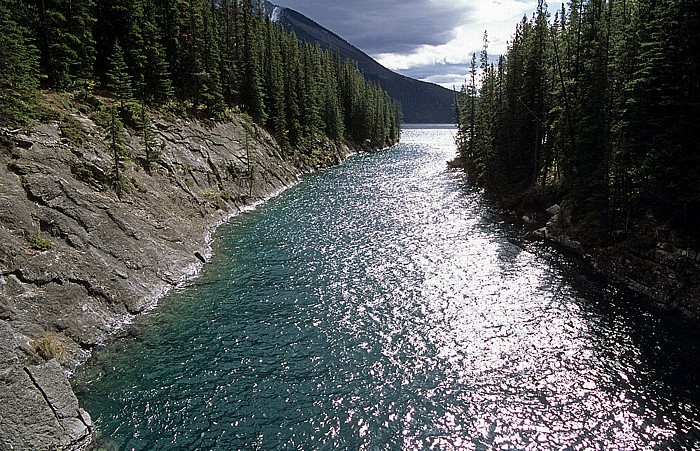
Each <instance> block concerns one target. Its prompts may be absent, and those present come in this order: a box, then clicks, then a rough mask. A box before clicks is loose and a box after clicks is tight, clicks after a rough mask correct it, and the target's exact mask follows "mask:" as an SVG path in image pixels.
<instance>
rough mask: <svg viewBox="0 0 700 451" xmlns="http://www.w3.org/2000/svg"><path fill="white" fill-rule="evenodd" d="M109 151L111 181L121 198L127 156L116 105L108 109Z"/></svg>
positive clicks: (124, 187)
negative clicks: (110, 155)
mask: <svg viewBox="0 0 700 451" xmlns="http://www.w3.org/2000/svg"><path fill="white" fill-rule="evenodd" d="M108 132H109V139H110V151H111V154H112V170H111V175H110V178H111V181H112V187H113V188H114V191H115V192H116V193H117V196H118V197H120V198H121V196H122V194H124V192H125V190H126V182H125V179H124V174H123V173H124V162H125V160H126V158H127V157H128V153H127V150H126V146H125V145H124V125H123V124H122V121H121V119H120V117H119V111H118V110H117V107H116V105H115V106H113V107H112V108H111V110H110V125H109V130H108Z"/></svg>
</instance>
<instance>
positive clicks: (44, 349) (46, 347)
mask: <svg viewBox="0 0 700 451" xmlns="http://www.w3.org/2000/svg"><path fill="white" fill-rule="evenodd" d="M34 350H36V353H37V354H39V356H40V357H41V358H42V359H44V360H46V361H49V360H51V359H61V358H63V357H65V355H66V347H65V346H64V345H63V343H61V341H60V340H59V339H58V338H56V337H55V336H54V335H51V334H49V333H47V334H44V336H43V337H41V338H39V339H38V340H36V341H34Z"/></svg>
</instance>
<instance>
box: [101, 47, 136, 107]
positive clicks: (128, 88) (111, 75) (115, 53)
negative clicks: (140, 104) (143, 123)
mask: <svg viewBox="0 0 700 451" xmlns="http://www.w3.org/2000/svg"><path fill="white" fill-rule="evenodd" d="M105 76H106V85H105V88H106V89H108V90H109V91H111V92H112V93H114V94H115V96H116V97H117V99H119V101H120V104H121V109H122V111H124V102H125V101H128V100H131V99H133V97H134V91H133V85H132V83H133V81H132V78H131V75H129V68H128V67H127V65H126V62H125V61H124V52H123V51H122V48H121V46H120V45H119V41H115V42H114V47H113V50H112V55H111V57H110V59H109V70H108V71H107V73H106V74H105Z"/></svg>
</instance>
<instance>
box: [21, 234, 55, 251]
mask: <svg viewBox="0 0 700 451" xmlns="http://www.w3.org/2000/svg"><path fill="white" fill-rule="evenodd" d="M27 242H28V243H29V246H31V248H32V249H34V250H35V251H40V252H43V251H48V250H49V249H51V247H52V244H51V241H49V240H47V239H46V238H44V237H42V236H39V235H32V236H30V237H29V238H27Z"/></svg>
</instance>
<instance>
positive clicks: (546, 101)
mask: <svg viewBox="0 0 700 451" xmlns="http://www.w3.org/2000/svg"><path fill="white" fill-rule="evenodd" d="M699 11H700V2H698V1H697V0H667V1H652V0H588V1H583V0H572V1H570V2H568V4H566V5H561V7H560V9H559V10H557V11H556V12H554V13H552V12H550V11H548V8H547V5H546V3H545V2H544V1H540V2H539V6H538V8H537V10H536V12H535V13H534V14H533V16H532V17H531V18H530V19H529V20H528V19H527V18H523V20H522V22H521V23H519V24H518V25H517V27H516V29H515V32H514V34H513V35H512V40H511V42H510V43H509V47H508V52H507V54H506V55H503V56H501V57H500V58H499V59H498V62H497V63H496V62H495V60H492V59H490V55H489V54H488V35H487V34H485V36H484V45H483V50H482V51H481V54H480V55H477V54H476V53H475V54H473V55H472V60H471V71H470V75H469V76H468V78H467V80H466V81H465V85H464V86H463V88H462V89H461V91H460V92H459V94H458V95H457V115H458V119H459V133H458V145H459V149H460V150H459V154H460V155H459V157H460V160H461V161H460V162H461V164H463V165H464V166H465V167H466V169H467V172H468V173H469V176H470V178H471V180H472V181H473V182H474V183H476V184H478V185H480V186H483V187H486V188H487V189H488V190H490V191H491V192H494V193H497V194H498V195H499V196H501V198H502V199H505V200H506V201H507V203H511V205H512V204H514V203H516V204H517V203H520V204H527V203H533V204H536V203H537V202H543V201H542V199H547V201H548V202H554V201H556V202H564V203H565V204H567V205H568V207H569V208H568V210H569V211H570V212H571V215H572V221H571V222H572V223H577V224H580V225H582V226H583V227H584V228H585V230H584V231H583V232H582V233H581V231H579V232H580V233H579V234H578V235H579V236H580V237H581V238H584V239H585V240H586V241H587V242H588V243H589V244H592V245H606V244H610V243H611V242H612V241H615V239H617V238H620V237H629V236H630V234H637V235H644V234H648V233H649V230H645V228H647V229H648V228H649V227H650V226H649V224H665V225H667V226H668V227H669V228H670V229H671V230H674V231H676V232H678V233H680V234H683V235H685V236H689V237H691V238H693V239H694V240H695V241H697V240H698V238H700V234H699V233H698V231H699V230H700V183H699V181H700V152H699V149H698V127H699V126H700V99H699V97H698V95H699V92H698V88H699V85H700V27H698V24H700V17H699ZM550 205H551V204H550ZM581 235H583V236H581Z"/></svg>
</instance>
